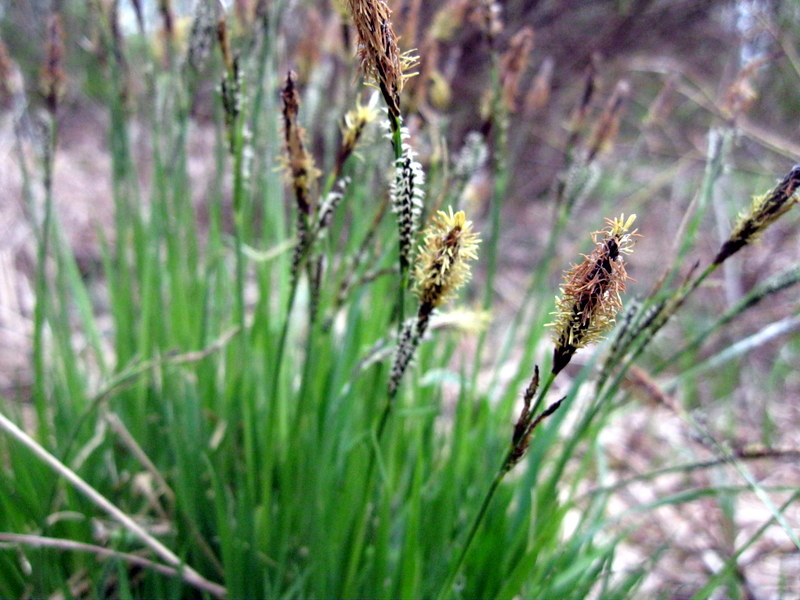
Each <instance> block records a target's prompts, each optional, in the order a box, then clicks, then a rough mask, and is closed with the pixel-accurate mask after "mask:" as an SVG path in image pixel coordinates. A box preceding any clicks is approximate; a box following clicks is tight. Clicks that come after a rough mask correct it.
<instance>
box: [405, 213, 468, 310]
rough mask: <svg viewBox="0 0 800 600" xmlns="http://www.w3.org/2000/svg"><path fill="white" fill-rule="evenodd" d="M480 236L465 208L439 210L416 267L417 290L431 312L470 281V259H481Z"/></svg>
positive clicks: (415, 288) (423, 303)
mask: <svg viewBox="0 0 800 600" xmlns="http://www.w3.org/2000/svg"><path fill="white" fill-rule="evenodd" d="M479 243H480V240H479V239H478V235H477V234H476V233H473V231H472V222H471V221H467V217H466V215H465V214H464V211H458V212H457V213H455V214H453V209H452V208H451V209H450V210H449V211H448V212H444V211H441V210H440V211H439V212H438V213H437V214H436V216H434V217H433V219H432V222H431V225H430V227H429V228H428V229H427V230H426V231H425V242H424V244H423V245H422V246H420V252H419V256H418V258H417V261H416V267H415V269H414V291H415V293H416V294H417V297H419V300H420V304H421V306H426V307H430V310H431V311H432V310H433V309H434V308H436V307H437V306H440V305H441V304H442V303H444V302H445V300H448V299H449V298H451V297H452V296H453V295H454V294H455V292H456V291H457V290H458V289H459V288H460V287H461V286H462V285H464V284H465V283H466V282H467V281H469V279H470V276H471V273H470V267H469V262H468V261H471V260H476V259H477V258H478V244H479Z"/></svg>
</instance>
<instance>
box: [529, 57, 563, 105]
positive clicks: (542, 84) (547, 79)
mask: <svg viewBox="0 0 800 600" xmlns="http://www.w3.org/2000/svg"><path fill="white" fill-rule="evenodd" d="M555 64H556V63H555V60H554V59H553V57H552V56H548V57H547V58H545V59H544V60H543V61H542V64H541V65H540V66H539V70H538V71H537V73H536V77H534V78H533V83H532V84H531V89H530V91H528V96H527V98H526V99H525V111H526V112H528V113H534V112H536V111H539V110H541V109H543V108H544V107H545V106H547V103H548V101H549V100H550V91H551V89H552V85H553V70H554V69H555Z"/></svg>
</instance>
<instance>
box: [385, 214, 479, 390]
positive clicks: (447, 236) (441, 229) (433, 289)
mask: <svg viewBox="0 0 800 600" xmlns="http://www.w3.org/2000/svg"><path fill="white" fill-rule="evenodd" d="M479 243H480V240H479V239H478V235H477V234H476V233H473V231H472V222H471V221H467V218H466V215H465V214H464V212H463V211H459V212H457V213H455V214H453V209H452V208H451V209H449V210H448V212H444V211H441V210H440V211H439V212H438V213H437V214H436V216H434V218H433V219H432V221H431V225H430V226H429V227H428V229H427V230H426V231H425V242H424V244H423V245H422V246H421V247H420V251H419V254H418V256H417V260H416V266H415V269H414V279H415V281H414V292H415V293H416V295H417V297H418V298H419V300H420V303H419V310H418V311H417V318H416V319H414V320H409V321H407V322H406V323H404V324H403V328H402V331H401V333H400V339H399V340H398V344H397V351H396V352H395V357H394V363H393V364H392V370H391V372H390V373H389V389H388V391H389V397H390V398H391V397H394V395H395V394H396V393H397V388H398V386H399V385H400V380H401V379H402V377H403V373H405V371H406V368H407V367H408V364H409V362H411V359H412V358H413V356H414V351H415V350H416V348H417V345H418V344H419V342H420V340H421V339H422V336H423V335H425V331H426V330H427V328H428V323H429V322H430V318H431V314H432V313H433V311H434V309H435V308H436V307H438V306H441V305H442V303H444V302H445V300H447V299H449V298H451V297H452V296H453V295H455V293H456V291H457V290H458V289H459V288H460V287H461V286H462V285H464V284H465V283H466V282H467V281H469V279H470V268H469V261H472V260H476V259H477V258H478V244H479Z"/></svg>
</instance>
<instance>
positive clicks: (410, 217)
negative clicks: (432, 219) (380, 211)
mask: <svg viewBox="0 0 800 600" xmlns="http://www.w3.org/2000/svg"><path fill="white" fill-rule="evenodd" d="M401 136H402V138H403V139H405V138H407V137H408V132H407V130H406V129H405V128H402V129H401ZM424 185H425V172H424V171H423V170H422V165H421V164H419V162H418V161H417V160H416V153H415V152H414V150H413V149H412V148H411V146H409V145H408V144H407V143H406V142H405V141H404V142H403V154H402V156H400V158H398V159H397V160H396V161H395V163H394V180H393V181H392V184H391V188H390V198H391V202H392V212H394V213H395V214H396V215H397V228H398V231H399V234H400V267H401V269H402V270H403V271H404V272H405V270H406V269H407V268H408V266H409V265H410V264H411V253H412V251H413V249H414V235H415V234H416V232H417V227H418V224H419V217H420V214H422V201H423V200H424V198H425V190H424V189H423V186H424Z"/></svg>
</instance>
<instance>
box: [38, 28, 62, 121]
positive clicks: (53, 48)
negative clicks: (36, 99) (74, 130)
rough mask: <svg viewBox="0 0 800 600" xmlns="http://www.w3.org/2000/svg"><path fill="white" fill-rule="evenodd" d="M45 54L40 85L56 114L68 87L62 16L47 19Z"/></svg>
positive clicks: (50, 108)
mask: <svg viewBox="0 0 800 600" xmlns="http://www.w3.org/2000/svg"><path fill="white" fill-rule="evenodd" d="M45 52H46V55H45V63H44V66H43V67H42V71H41V76H40V84H41V90H42V95H43V96H44V100H45V103H46V105H47V110H48V111H50V113H51V114H55V112H56V109H57V108H58V103H59V101H60V100H61V98H62V97H63V96H64V91H65V89H66V87H67V75H66V73H65V72H64V28H63V26H62V24H61V15H59V14H58V13H55V12H54V13H52V14H51V15H50V16H49V17H48V19H47V42H46V51H45Z"/></svg>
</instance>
